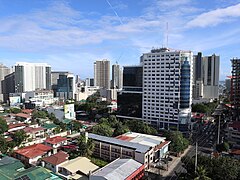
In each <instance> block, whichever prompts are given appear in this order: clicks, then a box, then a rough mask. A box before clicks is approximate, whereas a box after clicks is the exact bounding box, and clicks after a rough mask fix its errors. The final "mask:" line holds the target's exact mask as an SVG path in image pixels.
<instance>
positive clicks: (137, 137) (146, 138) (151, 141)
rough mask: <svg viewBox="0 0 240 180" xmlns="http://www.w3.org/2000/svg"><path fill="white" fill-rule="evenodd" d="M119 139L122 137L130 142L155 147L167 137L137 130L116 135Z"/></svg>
mask: <svg viewBox="0 0 240 180" xmlns="http://www.w3.org/2000/svg"><path fill="white" fill-rule="evenodd" d="M116 138H117V139H121V140H124V141H128V142H133V143H138V144H142V145H146V146H150V147H155V146H156V145H159V144H161V143H162V142H164V141H165V139H166V138H165V137H159V136H153V135H149V134H141V133H135V132H127V133H125V134H123V135H120V136H118V137H116Z"/></svg>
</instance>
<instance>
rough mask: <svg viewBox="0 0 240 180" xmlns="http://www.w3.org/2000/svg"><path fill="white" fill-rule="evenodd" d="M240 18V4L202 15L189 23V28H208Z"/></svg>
mask: <svg viewBox="0 0 240 180" xmlns="http://www.w3.org/2000/svg"><path fill="white" fill-rule="evenodd" d="M237 17H240V4H237V5H234V6H229V7H226V8H221V9H216V10H212V11H209V12H205V13H202V14H200V15H198V16H197V17H196V18H194V19H193V20H191V21H190V22H188V23H187V27H207V26H216V25H218V24H221V23H224V22H228V21H232V20H233V19H234V18H237Z"/></svg>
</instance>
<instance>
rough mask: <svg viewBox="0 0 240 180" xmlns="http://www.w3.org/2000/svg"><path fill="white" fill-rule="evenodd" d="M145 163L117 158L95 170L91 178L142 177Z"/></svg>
mask: <svg viewBox="0 0 240 180" xmlns="http://www.w3.org/2000/svg"><path fill="white" fill-rule="evenodd" d="M143 176H144V165H143V164H141V163H139V162H137V161H135V160H133V159H116V160H114V161H113V162H111V163H109V164H108V165H106V166H104V167H103V168H101V169H99V170H97V171H95V172H94V173H92V174H91V175H90V177H89V179H90V180H112V179H114V180H134V179H142V178H143Z"/></svg>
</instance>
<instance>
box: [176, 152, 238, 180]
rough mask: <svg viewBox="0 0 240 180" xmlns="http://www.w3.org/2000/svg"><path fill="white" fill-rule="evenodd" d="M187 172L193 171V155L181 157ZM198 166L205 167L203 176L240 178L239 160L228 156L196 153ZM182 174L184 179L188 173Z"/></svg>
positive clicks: (215, 179) (217, 179) (229, 178)
mask: <svg viewBox="0 0 240 180" xmlns="http://www.w3.org/2000/svg"><path fill="white" fill-rule="evenodd" d="M181 160H182V163H183V164H184V168H185V169H186V171H187V174H192V173H193V172H194V167H195V166H194V163H195V157H192V158H191V157H189V156H185V157H183V158H182V159H181ZM198 167H205V168H204V169H205V172H204V174H205V176H207V177H208V178H211V179H213V180H225V179H226V178H227V179H228V180H237V179H239V178H240V161H238V160H236V159H232V158H229V157H219V158H211V157H207V156H201V155H198ZM187 174H183V176H185V177H186V178H185V179H189V178H187V177H188V175H187Z"/></svg>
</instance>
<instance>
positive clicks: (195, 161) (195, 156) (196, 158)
mask: <svg viewBox="0 0 240 180" xmlns="http://www.w3.org/2000/svg"><path fill="white" fill-rule="evenodd" d="M197 148H198V143H197V141H196V155H195V173H197V152H198V150H197Z"/></svg>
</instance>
